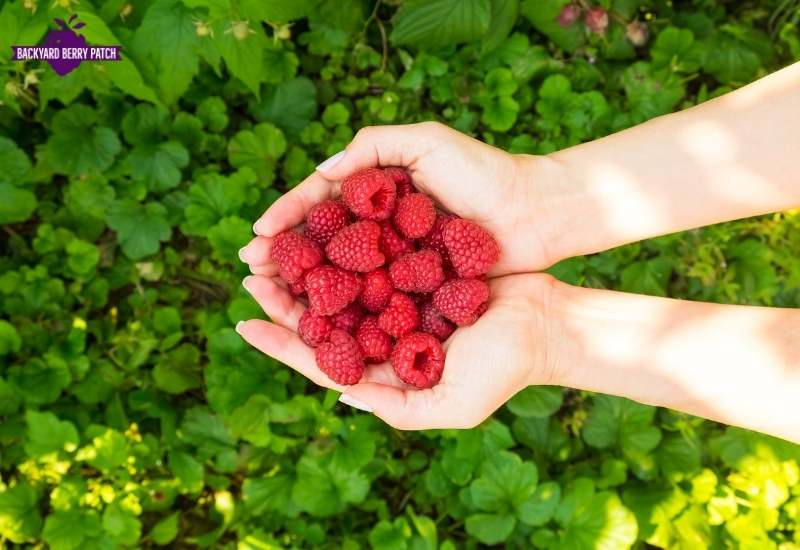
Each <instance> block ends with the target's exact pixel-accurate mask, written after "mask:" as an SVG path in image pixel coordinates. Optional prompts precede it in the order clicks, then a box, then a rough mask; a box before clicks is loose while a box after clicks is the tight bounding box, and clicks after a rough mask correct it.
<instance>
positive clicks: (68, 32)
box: [44, 15, 86, 76]
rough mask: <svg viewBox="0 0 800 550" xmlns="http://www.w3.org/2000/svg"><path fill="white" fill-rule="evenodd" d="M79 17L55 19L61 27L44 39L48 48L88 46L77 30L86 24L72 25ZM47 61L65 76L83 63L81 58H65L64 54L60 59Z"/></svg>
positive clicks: (61, 48)
mask: <svg viewBox="0 0 800 550" xmlns="http://www.w3.org/2000/svg"><path fill="white" fill-rule="evenodd" d="M77 17H78V16H77V15H73V16H72V17H70V18H69V20H68V21H66V22H65V21H64V20H63V19H55V22H56V24H57V25H58V26H59V27H61V28H60V29H58V30H52V31H50V32H49V33H48V34H47V36H46V37H45V39H44V46H46V47H48V48H58V49H60V50H61V51H62V52H63V51H64V50H63V48H84V47H86V38H84V37H83V36H81V35H79V34H77V33H76V32H75V31H76V30H78V29H82V28H83V27H85V26H86V24H85V23H76V24H75V25H72V26H70V24H71V23H72V22H73V21H74V20H75V18H77ZM47 62H48V63H50V66H51V67H52V68H53V70H54V71H55V72H56V73H58V74H59V75H61V76H64V75H65V74H67V73H68V72H70V71H72V70H73V69H76V68H77V67H78V65H80V64H81V60H80V59H64V56H63V55H61V56H59V58H58V59H48V60H47Z"/></svg>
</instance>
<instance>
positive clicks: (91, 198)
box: [64, 174, 116, 219]
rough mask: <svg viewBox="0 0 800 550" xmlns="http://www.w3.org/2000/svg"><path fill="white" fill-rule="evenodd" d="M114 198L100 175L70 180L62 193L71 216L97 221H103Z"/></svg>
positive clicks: (109, 186) (113, 192)
mask: <svg viewBox="0 0 800 550" xmlns="http://www.w3.org/2000/svg"><path fill="white" fill-rule="evenodd" d="M115 197H116V192H115V191H114V188H113V187H111V185H109V183H108V181H107V180H106V178H105V177H103V176H102V175H100V174H94V175H91V176H88V177H87V178H85V179H84V178H82V179H77V180H72V181H71V182H70V183H69V186H68V187H67V188H66V190H65V191H64V201H65V202H66V205H67V208H69V210H70V212H72V214H73V215H75V216H92V217H95V218H99V219H105V215H106V211H107V210H108V207H109V206H111V204H112V203H113V202H114V198H115Z"/></svg>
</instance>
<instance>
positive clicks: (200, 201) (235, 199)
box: [181, 167, 257, 235]
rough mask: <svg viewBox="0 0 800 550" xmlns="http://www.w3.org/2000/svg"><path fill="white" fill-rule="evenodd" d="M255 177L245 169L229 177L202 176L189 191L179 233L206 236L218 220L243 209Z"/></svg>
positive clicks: (247, 168)
mask: <svg viewBox="0 0 800 550" xmlns="http://www.w3.org/2000/svg"><path fill="white" fill-rule="evenodd" d="M256 181H257V177H256V174H255V172H254V171H253V169H252V168H249V167H244V168H242V169H240V170H239V171H238V172H236V173H234V174H231V175H230V176H227V177H226V176H222V175H220V174H204V175H203V176H200V177H199V178H197V179H196V180H195V182H194V183H193V184H192V186H191V187H190V188H189V196H188V201H187V204H186V207H185V209H184V216H185V218H186V221H185V222H184V223H183V224H182V225H181V231H183V232H184V233H186V234H187V235H205V234H206V233H207V232H208V230H209V229H211V228H212V227H213V226H214V225H216V224H217V222H218V221H219V220H221V219H222V218H223V217H225V216H227V215H229V214H235V213H237V212H238V211H239V209H241V208H242V206H243V205H244V203H245V200H246V199H247V197H248V188H252V187H253V184H255V183H256Z"/></svg>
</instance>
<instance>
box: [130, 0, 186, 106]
mask: <svg viewBox="0 0 800 550" xmlns="http://www.w3.org/2000/svg"><path fill="white" fill-rule="evenodd" d="M194 20H195V17H194V16H193V14H192V12H191V11H190V10H189V9H188V8H187V7H186V6H185V5H184V4H183V3H181V2H180V1H179V0H164V1H159V2H156V3H154V4H153V5H151V6H150V7H149V8H148V9H147V12H146V13H145V16H144V19H142V23H141V25H140V26H139V28H138V29H137V31H136V41H137V43H138V44H140V47H141V48H142V49H143V51H145V52H146V53H147V55H149V56H151V57H152V58H153V59H154V60H155V65H156V72H157V77H158V84H159V90H160V94H161V97H162V98H163V99H164V102H165V103H167V104H172V103H175V102H176V101H177V100H178V98H180V97H181V96H182V95H183V93H184V92H185V91H186V89H187V88H188V87H189V83H190V82H191V81H192V78H194V76H195V75H196V74H197V71H198V46H199V40H200V39H199V37H198V36H197V33H196V32H195V26H194V24H193V21H194Z"/></svg>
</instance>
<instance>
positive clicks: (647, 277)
mask: <svg viewBox="0 0 800 550" xmlns="http://www.w3.org/2000/svg"><path fill="white" fill-rule="evenodd" d="M671 273H672V262H670V261H669V260H668V259H667V258H664V257H662V256H659V257H656V258H652V259H650V260H642V261H638V262H634V263H632V264H630V265H629V266H628V267H626V268H625V269H624V270H622V273H621V275H620V282H621V288H622V290H625V291H627V292H635V293H637V294H650V295H652V296H666V295H667V282H668V281H669V276H670V274H671Z"/></svg>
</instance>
